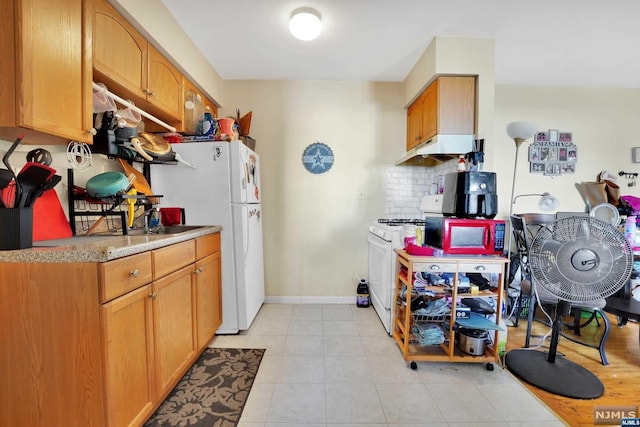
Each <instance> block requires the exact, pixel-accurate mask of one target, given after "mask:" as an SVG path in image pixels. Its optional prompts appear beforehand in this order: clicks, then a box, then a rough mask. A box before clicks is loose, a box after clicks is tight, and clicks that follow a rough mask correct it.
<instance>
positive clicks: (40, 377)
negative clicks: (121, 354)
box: [0, 263, 105, 427]
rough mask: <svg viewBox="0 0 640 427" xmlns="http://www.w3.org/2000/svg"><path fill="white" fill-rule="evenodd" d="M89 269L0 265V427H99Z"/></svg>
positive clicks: (94, 288) (97, 352) (94, 290)
mask: <svg viewBox="0 0 640 427" xmlns="http://www.w3.org/2000/svg"><path fill="white" fill-rule="evenodd" d="M97 294H98V280H97V274H96V267H95V265H94V264H90V263H43V264H39V265H37V266H34V264H30V263H0V325H1V326H0V349H1V350H0V426H65V427H66V426H69V427H88V426H94V427H101V426H103V425H104V412H105V409H104V388H103V378H102V372H103V362H102V357H101V345H100V344H101V341H100V317H99V311H98V305H97Z"/></svg>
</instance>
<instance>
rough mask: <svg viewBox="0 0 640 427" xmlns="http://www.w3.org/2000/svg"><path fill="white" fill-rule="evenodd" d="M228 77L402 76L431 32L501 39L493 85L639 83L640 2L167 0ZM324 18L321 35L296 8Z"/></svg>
mask: <svg viewBox="0 0 640 427" xmlns="http://www.w3.org/2000/svg"><path fill="white" fill-rule="evenodd" d="M163 2H164V3H165V5H166V6H167V8H168V9H169V10H170V11H171V13H172V14H173V15H174V16H175V18H176V20H177V21H178V23H179V24H180V25H181V26H182V27H183V28H184V29H185V31H186V32H187V34H188V35H189V36H190V37H191V38H192V39H193V41H194V42H195V44H196V46H198V48H199V49H200V50H201V51H202V53H203V54H204V56H205V57H206V58H207V59H208V60H209V62H210V63H211V65H212V66H213V67H214V68H215V69H216V71H218V73H219V74H220V76H221V77H222V78H223V79H258V80H261V79H277V80H364V81H403V80H404V79H405V77H406V76H407V74H408V73H409V71H410V70H411V68H412V66H413V65H414V64H415V63H416V61H417V60H418V58H419V57H420V56H421V55H422V53H423V52H424V50H425V49H426V47H427V46H428V45H429V43H430V42H431V40H432V39H433V37H434V36H450V37H483V38H486V37H488V38H493V39H495V61H496V83H498V84H530V85H544V86H591V87H594V86H604V87H630V88H640V49H639V48H638V44H639V42H640V25H639V24H638V16H640V1H638V0H609V1H606V0H586V1H585V0H562V1H559V0H536V1H531V0H482V1H479V0H396V1H389V0H307V1H298V0H163ZM302 6H308V7H313V8H315V9H316V10H317V11H318V12H320V14H321V15H322V22H323V32H322V34H321V35H320V37H318V38H317V39H316V40H314V41H310V42H304V41H300V40H297V39H294V38H293V36H291V34H290V33H289V31H288V19H289V16H290V14H291V12H292V11H293V10H294V9H296V8H298V7H302Z"/></svg>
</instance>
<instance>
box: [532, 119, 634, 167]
mask: <svg viewBox="0 0 640 427" xmlns="http://www.w3.org/2000/svg"><path fill="white" fill-rule="evenodd" d="M636 154H637V155H638V158H639V160H640V147H639V149H638V152H637V153H633V155H636ZM577 162H578V151H577V147H576V145H575V144H574V143H573V135H572V133H571V132H560V131H558V130H557V129H549V130H548V131H546V132H544V131H540V132H536V133H535V134H534V141H533V143H531V145H529V172H530V173H543V174H544V175H545V176H550V177H555V176H559V175H562V174H563V173H575V170H576V164H577Z"/></svg>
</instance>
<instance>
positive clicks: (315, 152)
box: [302, 142, 334, 174]
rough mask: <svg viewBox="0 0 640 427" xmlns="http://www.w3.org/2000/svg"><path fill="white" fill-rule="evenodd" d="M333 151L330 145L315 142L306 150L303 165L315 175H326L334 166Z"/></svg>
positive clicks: (303, 155) (303, 154)
mask: <svg viewBox="0 0 640 427" xmlns="http://www.w3.org/2000/svg"><path fill="white" fill-rule="evenodd" d="M333 160H334V159H333V151H331V148H329V146H328V145H326V144H323V143H321V142H314V143H313V144H311V145H309V146H308V147H307V148H305V149H304V152H303V153H302V164H303V165H304V167H305V169H306V170H308V171H309V172H311V173H313V174H321V173H325V172H326V171H328V170H329V169H331V166H333Z"/></svg>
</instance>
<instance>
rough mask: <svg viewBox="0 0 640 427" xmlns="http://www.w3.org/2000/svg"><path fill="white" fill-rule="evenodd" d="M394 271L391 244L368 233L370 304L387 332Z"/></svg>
mask: <svg viewBox="0 0 640 427" xmlns="http://www.w3.org/2000/svg"><path fill="white" fill-rule="evenodd" d="M394 271H395V256H394V252H393V245H392V244H391V242H387V241H386V240H384V239H381V238H379V237H378V236H375V235H373V234H369V294H370V296H371V304H372V305H373V307H374V308H375V310H376V312H377V313H378V316H379V317H380V320H381V321H382V323H383V325H384V327H385V329H386V330H387V332H388V333H391V321H392V311H391V300H392V295H391V294H392V293H393V280H394V277H393V276H394Z"/></svg>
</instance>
